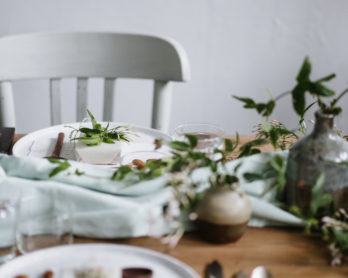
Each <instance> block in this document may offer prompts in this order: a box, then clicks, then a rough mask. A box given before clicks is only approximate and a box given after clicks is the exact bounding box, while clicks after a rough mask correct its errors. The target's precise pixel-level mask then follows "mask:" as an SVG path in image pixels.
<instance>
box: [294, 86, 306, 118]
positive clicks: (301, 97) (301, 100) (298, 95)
mask: <svg viewBox="0 0 348 278" xmlns="http://www.w3.org/2000/svg"><path fill="white" fill-rule="evenodd" d="M305 93H306V88H304V87H302V86H301V85H297V86H296V87H295V88H294V89H293V90H292V91H291V95H292V104H293V107H294V109H295V111H296V113H297V114H298V115H299V116H301V117H302V116H303V114H304V111H305V107H306V99H305Z"/></svg>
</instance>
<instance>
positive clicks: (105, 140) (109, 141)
mask: <svg viewBox="0 0 348 278" xmlns="http://www.w3.org/2000/svg"><path fill="white" fill-rule="evenodd" d="M103 142H104V143H107V144H115V142H114V140H112V139H110V138H107V137H106V138H104V139H103Z"/></svg>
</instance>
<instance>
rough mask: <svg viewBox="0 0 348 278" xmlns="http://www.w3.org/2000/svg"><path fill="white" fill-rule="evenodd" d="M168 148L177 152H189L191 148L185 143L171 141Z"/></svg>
mask: <svg viewBox="0 0 348 278" xmlns="http://www.w3.org/2000/svg"><path fill="white" fill-rule="evenodd" d="M169 146H170V147H171V148H172V149H174V150H177V151H190V150H191V148H190V146H189V144H187V143H185V142H181V141H172V142H170V143H169Z"/></svg>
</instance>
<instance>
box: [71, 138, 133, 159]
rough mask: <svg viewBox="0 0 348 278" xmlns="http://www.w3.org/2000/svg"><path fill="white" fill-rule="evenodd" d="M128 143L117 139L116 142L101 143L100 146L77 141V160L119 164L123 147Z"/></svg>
mask: <svg viewBox="0 0 348 278" xmlns="http://www.w3.org/2000/svg"><path fill="white" fill-rule="evenodd" d="M126 144H127V143H126V142H121V141H115V143H114V144H107V143H101V144H100V145H98V146H87V145H86V144H85V143H83V142H76V144H75V156H76V159H77V161H81V162H85V163H90V164H98V165H108V164H119V163H120V162H121V161H120V160H121V152H122V148H123V147H124V146H125V145H126Z"/></svg>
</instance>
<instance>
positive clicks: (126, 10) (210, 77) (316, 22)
mask: <svg viewBox="0 0 348 278" xmlns="http://www.w3.org/2000/svg"><path fill="white" fill-rule="evenodd" d="M50 30H54V31H71V30H74V31H77V30H84V31H86V30H92V31H99V30H100V31H122V32H136V33H149V34H155V35H165V36H169V37H172V38H174V39H176V40H178V41H179V42H181V44H182V45H183V46H184V48H185V49H186V51H187V53H188V56H189V59H190V62H191V69H192V80H191V81H190V82H188V83H185V84H175V86H174V90H175V94H174V99H173V113H172V122H171V126H172V128H173V127H175V126H176V125H178V124H180V123H182V122H187V121H190V122H212V123H217V124H220V125H222V126H223V127H224V128H225V129H226V131H227V132H228V133H234V132H235V131H239V132H240V133H241V134H246V133H250V132H251V130H252V126H253V125H254V124H255V123H257V122H258V121H259V119H260V118H259V117H258V115H257V114H256V113H255V112H251V111H249V110H245V109H243V108H242V105H241V103H239V102H237V101H236V100H234V99H232V98H231V95H232V94H237V95H240V96H252V97H255V98H257V99H258V100H260V101H261V100H266V99H268V94H269V91H271V92H272V93H273V95H277V94H278V93H280V92H284V91H285V90H288V89H290V88H292V87H293V86H294V84H295V81H294V78H295V75H296V73H297V70H298V68H299V66H300V64H301V62H302V60H303V58H304V56H306V55H310V57H311V60H312V63H313V68H314V72H313V75H312V76H313V79H315V78H318V77H322V76H323V75H325V74H328V73H331V72H336V73H337V78H336V79H335V80H334V81H333V82H331V86H332V87H333V88H335V89H337V91H338V92H340V91H341V90H343V89H344V88H346V87H348V50H347V45H348V35H347V30H348V1H344V0H331V1H328V0H306V1H304V0H283V1H278V0H51V1H48V0H31V1H23V0H11V1H8V0H7V1H6V0H0V36H4V35H8V34H16V33H27V32H38V31H50ZM0 66H1V61H0ZM64 86H65V87H66V88H67V92H66V93H65V94H64V101H65V102H66V103H65V106H64V120H65V121H66V122H73V121H74V115H75V111H74V102H75V96H73V95H72V92H73V90H74V82H73V81H71V80H69V81H68V82H67V83H66V84H65V85H64ZM101 86H102V85H101V82H100V81H99V80H95V81H93V82H91V84H90V87H91V92H90V97H91V99H90V108H91V110H92V111H94V113H95V114H96V116H97V118H100V117H101V115H102V113H101V105H99V104H101V103H102V100H101V99H100V97H99V96H100V92H101ZM47 88H48V83H47V82H40V83H38V84H34V83H32V82H19V83H18V84H16V89H18V91H17V93H16V95H15V102H16V107H17V111H16V116H17V122H18V126H17V132H28V131H32V130H35V129H39V128H42V127H45V126H48V125H49V111H48V96H47V93H46V89H47ZM150 88H151V83H149V82H148V81H138V82H135V83H132V82H129V81H128V80H127V81H125V82H120V83H119V84H118V89H120V90H122V91H124V94H120V95H118V97H117V101H118V103H117V105H116V107H117V112H116V113H115V120H116V121H125V122H134V123H137V124H141V125H149V123H150V103H151V101H150V99H149V96H150V94H149V92H150ZM29 91H31V92H30V94H29ZM142 91H146V92H142ZM135 99H136V100H137V101H136V102H134V100H135ZM144 103H145V105H144ZM341 104H343V106H344V108H345V110H346V111H345V112H344V113H343V115H342V116H341V119H339V124H340V127H341V128H343V130H344V132H345V133H346V134H348V121H345V123H343V118H347V115H348V96H347V97H346V98H345V99H343V100H342V101H341ZM274 118H276V119H278V120H280V121H284V122H285V123H288V124H290V125H294V124H295V122H296V120H295V119H296V117H294V115H293V112H292V109H291V106H290V99H289V98H288V99H284V100H282V101H281V102H280V103H279V108H278V109H277V111H276V113H275V115H274Z"/></svg>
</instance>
